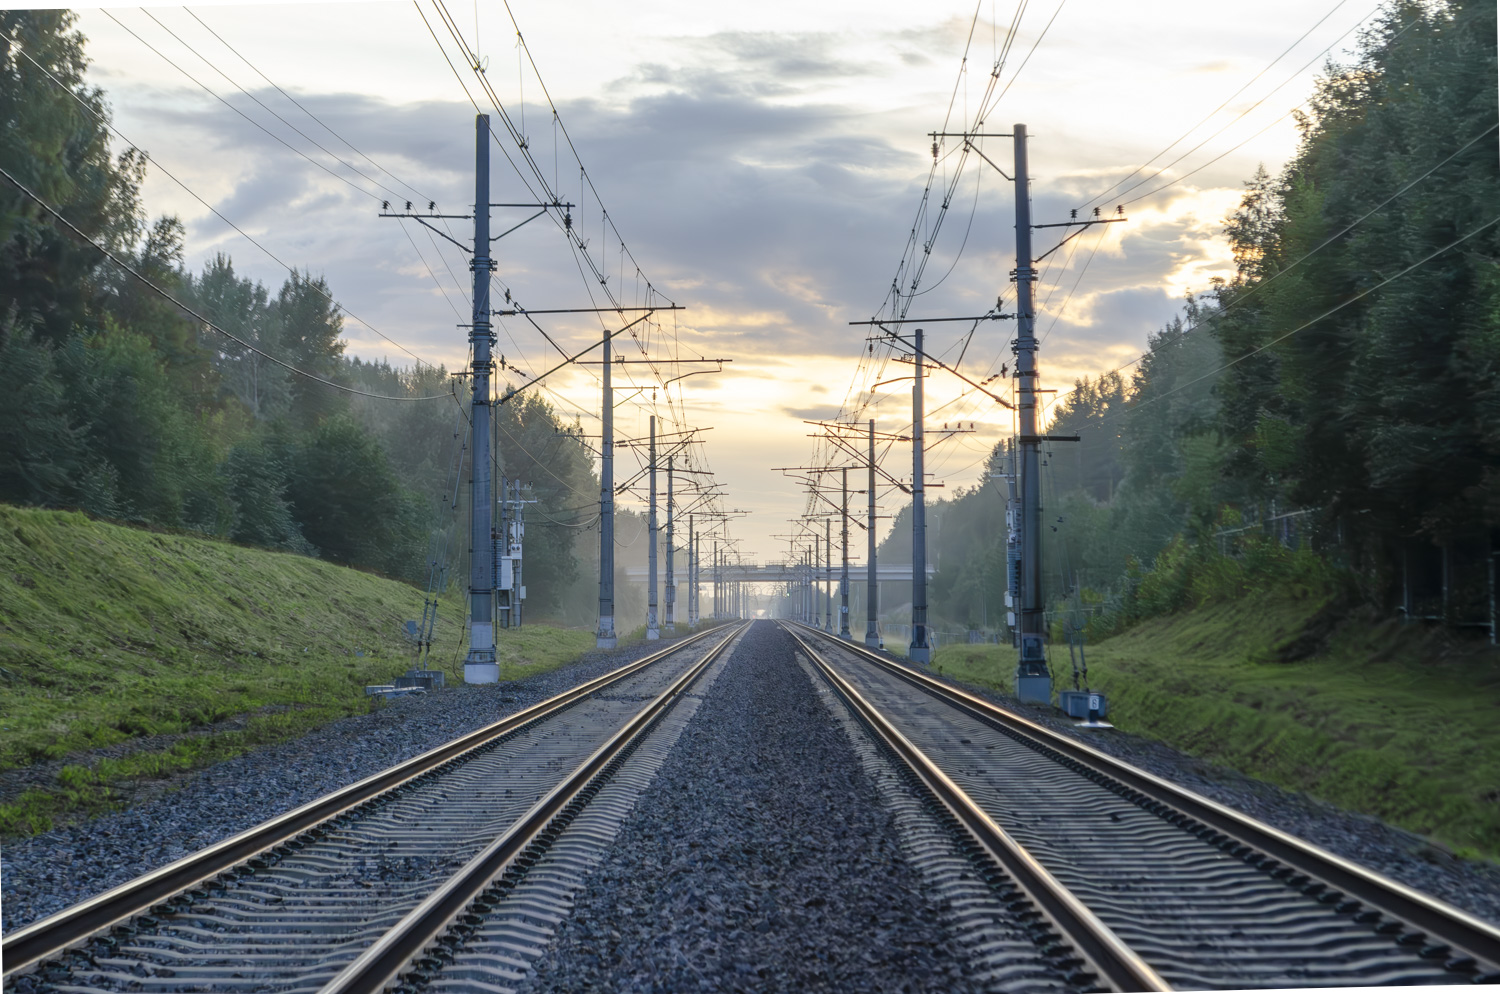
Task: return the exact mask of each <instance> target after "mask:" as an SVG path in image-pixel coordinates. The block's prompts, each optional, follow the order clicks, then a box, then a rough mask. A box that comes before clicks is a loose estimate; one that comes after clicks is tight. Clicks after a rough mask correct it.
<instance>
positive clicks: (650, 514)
mask: <svg viewBox="0 0 1500 994" xmlns="http://www.w3.org/2000/svg"><path fill="white" fill-rule="evenodd" d="M648 453H649V456H650V459H651V465H650V477H651V500H650V503H649V505H648V508H647V512H646V530H647V531H648V532H649V533H650V535H649V538H650V542H649V543H648V544H647V548H646V560H647V564H648V565H647V569H646V573H647V574H648V578H647V581H646V582H647V583H649V584H650V585H651V592H650V593H649V594H648V595H647V597H646V641H648V642H654V641H655V640H657V639H659V638H661V630H660V629H659V628H657V627H656V415H654V414H653V415H651V447H650V449H649V450H648Z"/></svg>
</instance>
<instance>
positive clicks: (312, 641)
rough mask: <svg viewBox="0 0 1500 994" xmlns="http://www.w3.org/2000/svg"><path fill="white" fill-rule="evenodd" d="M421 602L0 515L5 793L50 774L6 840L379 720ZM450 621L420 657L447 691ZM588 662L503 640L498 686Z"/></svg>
mask: <svg viewBox="0 0 1500 994" xmlns="http://www.w3.org/2000/svg"><path fill="white" fill-rule="evenodd" d="M422 598H423V595H422V593H421V592H420V591H418V590H416V589H414V588H412V587H410V586H408V585H406V584H404V583H398V582H395V581H392V580H386V579H382V578H380V577H377V576H372V575H370V574H367V573H362V572H359V571H357V570H352V569H348V568H346V567H343V566H335V565H333V564H330V563H327V562H322V561H319V560H316V559H310V558H307V557H305V556H297V555H290V554H286V553H278V552H269V551H264V550H259V549H250V548H244V547H241V546H236V545H231V544H229V543H227V542H223V541H217V540H212V539H205V538H197V537H192V536H184V535H175V534H163V533H160V532H152V531H146V530H142V529H136V528H126V527H121V526H118V525H112V524H106V523H103V522H99V521H94V520H92V519H90V518H89V517H87V516H86V515H83V514H78V513H72V512H61V511H43V510H33V509H23V508H17V507H11V506H7V505H0V777H4V776H5V773H6V771H19V770H22V769H24V768H27V767H38V764H41V765H40V767H38V768H39V769H43V770H46V775H45V776H39V777H38V776H32V777H26V778H25V779H26V782H27V784H28V786H27V787H26V789H25V790H24V791H17V790H14V789H13V790H9V791H7V792H6V803H0V834H6V835H13V834H17V833H33V832H39V831H45V830H47V829H48V828H49V827H50V826H51V825H52V824H53V823H54V822H55V821H56V820H57V819H59V818H63V817H69V816H74V815H79V814H87V813H92V812H97V811H101V810H107V809H109V808H112V807H117V806H119V805H121V804H122V803H125V802H126V801H127V800H128V798H129V796H130V795H131V794H132V793H133V792H134V790H135V789H136V788H137V787H139V786H140V784H141V783H142V782H143V781H148V780H159V779H162V778H167V777H171V776H172V775H174V774H178V773H182V772H186V771H190V770H194V769H200V768H203V767H205V766H208V765H211V764H213V763H216V762H220V761H222V760H224V759H228V758H230V757H231V756H235V755H238V754H240V753H243V752H246V751H248V750H250V749H254V748H256V747H259V746H262V745H265V744H269V743H273V742H279V741H285V740H287V739H291V738H295V737H297V736H299V735H302V734H305V733H306V732H307V731H309V730H310V729H312V728H315V727H317V726H319V725H322V724H325V723H327V722H329V721H333V720H335V719H337V718H341V717H344V716H346V715H351V714H356V713H360V712H363V711H366V710H368V709H369V708H371V707H372V706H378V704H377V703H375V702H372V700H371V699H369V698H367V697H365V694H364V687H365V686H366V685H367V684H377V683H389V682H390V681H391V680H392V679H393V678H394V677H396V676H399V675H400V674H402V673H403V672H405V670H406V669H407V668H409V667H410V666H411V665H412V662H413V650H412V647H411V646H410V644H408V643H407V642H406V641H405V640H404V639H403V638H402V637H401V623H402V622H403V621H404V620H406V619H412V618H420V617H421V614H422ZM462 612H463V600H462V598H461V597H457V596H453V595H450V596H449V597H447V598H446V599H445V603H444V605H443V618H444V620H443V621H442V622H440V623H439V625H438V628H437V633H436V644H435V645H434V646H433V649H432V655H431V657H430V658H431V662H430V664H429V665H431V666H432V668H434V669H443V670H445V671H446V672H447V674H448V679H449V682H450V683H456V682H458V681H461V680H462V671H463V659H462V655H461V654H460V648H461V646H460V643H461V642H462V639H463V634H464V629H463V626H462V624H459V623H455V622H454V620H453V619H455V618H460V617H461V616H462ZM592 646H593V635H592V633H590V632H587V631H577V630H563V629H557V628H550V627H544V626H526V627H523V628H521V629H518V630H514V631H511V632H507V633H505V635H504V636H503V638H502V639H501V664H502V676H503V677H505V678H506V679H516V678H519V677H522V676H529V675H531V674H534V673H538V672H542V671H544V670H549V669H554V668H556V667H558V666H561V665H563V664H564V663H567V662H570V661H572V660H574V659H577V658H578V657H579V656H580V655H581V654H582V653H584V652H585V651H587V650H588V649H590V648H592ZM11 776H12V777H15V776H18V774H16V773H14V772H12V773H11Z"/></svg>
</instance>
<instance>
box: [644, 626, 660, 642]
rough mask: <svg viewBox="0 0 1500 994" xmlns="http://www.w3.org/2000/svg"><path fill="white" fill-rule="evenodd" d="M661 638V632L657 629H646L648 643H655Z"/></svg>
mask: <svg viewBox="0 0 1500 994" xmlns="http://www.w3.org/2000/svg"><path fill="white" fill-rule="evenodd" d="M659 638H661V631H660V630H659V629H656V628H648V629H646V641H647V642H655V641H656V640H657V639H659Z"/></svg>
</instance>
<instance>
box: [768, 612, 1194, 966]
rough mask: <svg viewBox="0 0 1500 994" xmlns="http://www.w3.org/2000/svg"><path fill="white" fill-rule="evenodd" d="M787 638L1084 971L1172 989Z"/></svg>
mask: <svg viewBox="0 0 1500 994" xmlns="http://www.w3.org/2000/svg"><path fill="white" fill-rule="evenodd" d="M787 631H788V633H789V634H790V635H791V636H792V638H793V639H794V640H796V642H797V644H798V645H800V646H801V647H802V651H803V652H805V653H807V656H808V658H809V659H811V660H812V661H813V663H814V664H815V665H816V666H817V667H818V669H819V671H820V672H821V673H822V674H823V677H824V679H826V680H827V681H828V683H829V684H830V685H831V686H832V687H833V688H834V689H835V690H836V691H837V692H838V693H839V695H840V696H841V697H843V698H844V700H845V701H847V702H848V704H849V705H850V707H851V708H852V709H853V710H854V712H855V713H856V714H858V715H859V716H860V717H861V718H863V719H864V721H865V722H866V724H868V725H869V727H870V728H871V729H873V730H874V732H875V734H876V735H877V736H878V737H879V738H880V739H881V740H882V741H883V742H885V744H886V745H887V746H889V747H890V748H891V749H892V750H893V751H894V752H895V753H896V755H897V756H899V757H900V758H901V759H902V760H903V761H904V762H905V763H906V764H907V765H908V766H910V767H911V769H912V771H913V772H914V773H915V774H916V775H917V777H918V778H919V779H920V780H921V781H922V782H923V783H924V784H925V785H926V786H927V789H928V790H929V791H931V792H932V794H933V795H934V796H935V797H936V798H937V799H938V800H939V801H940V802H942V804H943V805H944V807H946V808H947V809H948V810H949V811H950V812H951V813H952V814H953V816H954V817H955V818H956V819H958V822H959V824H961V825H963V826H964V828H965V829H967V830H968V832H969V834H970V835H971V836H972V837H973V839H974V841H975V842H976V843H977V844H978V845H979V846H980V848H981V849H983V850H984V852H985V853H986V854H987V855H988V856H989V857H990V858H991V859H992V860H993V861H994V862H995V863H996V865H998V866H1000V867H1001V868H1003V869H1004V870H1005V872H1006V873H1007V874H1009V875H1010V877H1011V879H1012V880H1013V881H1014V882H1015V884H1016V886H1017V887H1019V888H1020V889H1021V891H1022V892H1023V893H1025V895H1026V896H1027V898H1029V899H1030V901H1031V903H1032V904H1033V905H1035V906H1036V908H1037V910H1038V911H1040V912H1041V913H1042V914H1043V915H1045V916H1046V918H1047V919H1048V920H1049V921H1050V922H1051V923H1052V925H1053V927H1054V928H1056V929H1057V931H1058V932H1059V933H1060V934H1061V935H1062V936H1063V939H1064V940H1065V941H1066V942H1068V943H1069V944H1070V945H1071V946H1072V947H1073V948H1074V950H1076V951H1077V953H1078V955H1079V956H1080V957H1081V958H1082V959H1083V960H1084V961H1085V962H1086V963H1087V965H1088V968H1089V969H1090V970H1091V971H1092V972H1093V973H1094V974H1095V975H1096V976H1098V977H1099V978H1100V979H1101V980H1103V981H1104V982H1105V983H1107V984H1109V985H1110V987H1112V988H1113V989H1114V990H1117V991H1170V990H1172V987H1171V986H1170V985H1169V984H1168V983H1167V981H1166V980H1164V979H1163V978H1162V977H1161V975H1160V974H1158V973H1157V972H1156V971H1155V970H1154V969H1152V968H1151V966H1150V965H1148V964H1147V963H1146V961H1145V960H1144V959H1142V958H1141V957H1140V955H1138V954H1137V953H1136V952H1135V951H1134V950H1132V949H1131V948H1130V947H1129V946H1127V945H1126V944H1125V943H1124V942H1123V941H1122V940H1121V939H1120V937H1119V936H1118V935H1116V934H1115V933H1114V931H1113V930H1112V929H1111V928H1110V927H1109V926H1108V925H1106V924H1104V922H1102V921H1100V920H1099V918H1098V917H1097V916H1096V915H1095V914H1094V913H1093V912H1092V911H1090V910H1089V909H1088V908H1087V907H1086V906H1085V905H1084V904H1083V902H1082V901H1080V900H1079V899H1078V898H1077V897H1075V896H1074V895H1073V893H1072V892H1071V891H1069V890H1068V889H1067V888H1066V887H1064V886H1063V885H1062V884H1061V883H1060V882H1059V881H1058V880H1057V878H1056V877H1054V876H1053V875H1052V874H1051V873H1049V872H1048V871H1047V869H1046V868H1045V867H1044V866H1042V864H1041V863H1040V862H1039V861H1038V860H1037V859H1036V858H1035V857H1034V856H1032V855H1031V853H1029V852H1027V851H1026V849H1025V848H1024V847H1023V846H1021V845H1020V843H1018V842H1016V841H1015V839H1013V838H1011V836H1010V835H1009V833H1007V832H1006V831H1005V830H1004V829H1003V828H1001V827H1000V826H999V825H998V824H996V823H995V820H994V819H993V818H991V817H990V816H989V815H988V814H986V813H985V812H984V810H983V809H982V808H980V807H979V805H978V804H976V803H975V802H974V800H973V799H972V798H971V797H969V795H968V794H967V793H966V792H965V791H964V790H963V788H962V787H960V786H958V784H956V783H954V782H953V781H952V780H951V779H950V778H949V777H948V776H947V774H945V773H943V771H942V770H940V769H939V768H938V767H937V764H935V763H934V762H933V761H932V760H931V759H929V758H928V757H927V755H926V754H925V753H923V752H922V751H921V750H920V749H918V748H917V747H916V746H915V745H913V744H912V742H911V740H910V739H908V738H907V737H906V736H905V735H902V734H901V732H899V731H898V730H897V729H896V726H895V725H893V724H892V723H891V722H890V721H889V720H888V719H887V718H886V717H885V716H884V715H882V714H881V713H880V712H879V711H878V710H877V709H876V708H875V706H874V705H873V704H871V703H870V702H869V701H867V700H865V698H864V697H863V696H862V695H861V694H860V693H859V691H858V690H856V689H855V688H854V686H853V684H851V683H850V682H849V681H848V680H846V679H845V678H844V677H843V676H842V675H841V674H840V673H839V672H838V671H837V670H835V669H834V668H833V666H832V665H831V664H830V663H829V662H828V661H827V660H826V659H824V658H823V656H822V655H821V654H820V653H819V652H818V651H817V650H816V649H814V648H813V647H812V646H811V645H809V644H808V643H807V641H806V640H805V639H803V638H802V637H801V636H800V635H799V634H798V633H797V632H795V631H793V630H791V628H790V626H787Z"/></svg>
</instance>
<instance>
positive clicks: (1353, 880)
mask: <svg viewBox="0 0 1500 994" xmlns="http://www.w3.org/2000/svg"><path fill="white" fill-rule="evenodd" d="M792 624H795V625H797V627H799V628H806V627H807V626H804V625H801V624H800V623H798V622H792ZM808 631H811V632H817V630H816V629H810V628H809V629H808ZM817 634H818V635H820V636H821V637H824V638H826V637H827V634H826V633H823V632H817ZM838 645H839V648H841V649H844V650H846V651H848V652H850V653H853V654H854V655H856V656H859V657H861V658H864V659H868V660H869V661H870V662H873V663H876V664H878V665H880V666H881V667H882V668H884V669H885V670H887V671H888V672H890V673H892V674H894V675H895V676H897V677H899V678H901V679H902V680H904V681H906V682H907V683H909V684H911V685H912V686H914V687H917V688H919V689H921V690H923V691H925V692H927V693H929V694H931V695H932V696H934V697H937V698H938V699H940V700H942V701H944V702H945V703H947V704H949V705H951V706H952V707H954V708H957V709H958V710H960V711H962V712H964V713H966V714H968V715H970V716H972V717H974V718H977V719H979V720H980V721H984V722H987V723H989V724H990V725H992V726H994V727H996V728H999V729H1000V730H1002V731H1004V732H1006V733H1007V734H1010V735H1012V736H1014V737H1016V738H1018V739H1020V740H1021V741H1023V742H1025V743H1026V744H1028V745H1030V746H1031V747H1032V748H1034V749H1037V750H1039V751H1041V752H1043V753H1044V754H1045V753H1046V752H1047V751H1049V750H1050V751H1052V752H1054V753H1056V754H1058V755H1060V756H1062V757H1063V758H1064V759H1065V761H1067V762H1070V763H1072V764H1075V765H1076V766H1077V767H1079V768H1081V770H1082V771H1083V772H1084V773H1085V775H1088V776H1090V777H1091V778H1103V779H1104V780H1111V781H1115V782H1117V783H1118V784H1120V785H1121V786H1122V787H1124V788H1125V790H1124V792H1123V793H1124V794H1125V796H1126V797H1127V799H1129V800H1132V801H1134V802H1136V803H1137V804H1141V802H1142V801H1145V802H1148V803H1146V804H1142V805H1141V806H1142V807H1145V808H1146V809H1147V810H1149V811H1152V813H1154V814H1156V815H1158V816H1160V817H1162V818H1164V819H1166V820H1169V821H1170V820H1173V818H1174V816H1176V817H1178V818H1183V819H1194V820H1196V821H1198V822H1201V823H1202V824H1203V825H1205V826H1208V827H1209V828H1211V829H1212V830H1213V831H1214V832H1216V833H1219V834H1220V835H1222V836H1224V840H1223V841H1220V840H1218V838H1217V836H1215V839H1214V841H1215V844H1216V845H1218V846H1219V848H1220V849H1226V850H1228V849H1234V848H1235V847H1236V846H1245V847H1247V848H1249V849H1250V850H1253V851H1258V852H1260V853H1263V854H1264V855H1266V856H1269V857H1271V858H1272V859H1275V860H1279V861H1280V862H1281V863H1283V864H1285V865H1286V866H1288V867H1290V868H1291V869H1293V870H1294V871H1296V872H1297V873H1301V874H1303V875H1305V876H1308V877H1312V878H1315V879H1316V880H1319V881H1321V882H1323V883H1324V884H1326V885H1328V886H1329V887H1330V888H1333V889H1335V890H1337V891H1339V892H1342V893H1343V894H1344V895H1347V896H1348V897H1349V898H1351V899H1354V900H1357V901H1360V902H1363V903H1364V904H1366V905H1368V906H1369V908H1370V909H1371V910H1374V911H1377V912H1380V913H1383V914H1386V915H1389V916H1390V917H1392V918H1395V919H1399V920H1401V921H1405V922H1406V923H1407V924H1409V925H1411V926H1413V927H1414V928H1416V929H1418V930H1420V931H1422V932H1425V933H1426V934H1427V936H1429V937H1431V938H1433V939H1435V940H1437V941H1439V942H1441V943H1444V944H1446V945H1448V946H1451V947H1452V948H1453V950H1454V951H1455V953H1458V952H1461V953H1463V954H1466V955H1468V956H1471V957H1473V958H1474V959H1475V960H1477V961H1480V963H1481V964H1484V965H1481V966H1480V967H1479V968H1478V969H1479V972H1490V971H1495V970H1500V928H1496V927H1495V926H1494V925H1491V924H1490V923H1488V922H1485V921H1482V920H1481V919H1479V918H1477V917H1475V916H1473V915H1471V914H1469V913H1468V912H1466V911H1463V910H1462V909H1460V908H1456V907H1454V906H1453V905H1451V904H1448V903H1447V902H1445V901H1442V900H1439V899H1438V898H1435V897H1432V896H1431V895H1429V894H1424V893H1422V892H1421V891H1418V890H1415V889H1414V888H1411V887H1408V886H1406V885H1405V884H1402V883H1400V882H1398V881H1395V880H1392V879H1390V878H1389V877H1386V876H1384V875H1382V874H1379V873H1376V872H1375V871H1373V870H1369V869H1367V868H1365V867H1363V866H1360V865H1359V864H1357V863H1354V862H1352V861H1350V860H1347V859H1345V858H1343V857H1342V856H1337V855H1335V854H1333V853H1331V852H1329V851H1328V850H1326V849H1323V848H1321V847H1319V846H1316V845H1313V844H1312V843H1310V842H1307V841H1306V840H1303V839H1299V838H1297V837H1296V836H1294V835H1291V834H1289V833H1287V832H1283V831H1282V830H1280V829H1278V828H1273V827H1272V826H1270V825H1267V824H1266V823H1264V822H1262V821H1259V820H1257V819H1255V818H1252V817H1251V816H1249V815H1247V814H1245V813H1243V812H1241V811H1236V810H1235V809H1234V808H1231V807H1228V806H1227V805H1224V804H1220V803H1218V802H1217V801H1212V800H1210V799H1208V798H1206V797H1204V796H1202V795H1201V794H1196V793H1194V792H1193V791H1191V790H1188V789H1187V788H1185V787H1180V786H1178V785H1177V784H1174V783H1172V782H1171V781H1169V780H1167V779H1165V778H1163V777H1159V776H1156V775H1155V774H1153V773H1148V772H1146V771H1145V770H1142V769H1138V768H1137V767H1134V766H1131V765H1130V764H1129V763H1126V762H1124V761H1123V760H1120V759H1116V758H1115V757H1113V756H1111V755H1109V754H1107V753H1105V752H1101V751H1100V750H1098V749H1095V748H1093V747H1092V746H1088V745H1085V744H1084V743H1082V742H1078V741H1077V740H1075V739H1072V738H1070V737H1068V736H1066V735H1063V734H1061V733H1059V732H1055V731H1053V730H1052V729H1050V728H1047V727H1045V726H1043V725H1040V724H1038V723H1036V722H1034V721H1031V720H1030V719H1027V718H1024V717H1022V716H1020V715H1018V714H1015V713H1013V712H1010V711H1007V710H1005V709H1004V708H1002V707H1000V706H999V705H997V704H993V703H991V702H990V701H987V700H985V699H983V698H981V697H978V696H976V695H974V694H970V693H967V692H965V691H963V690H959V689H958V688H956V687H952V686H949V685H948V684H946V683H943V682H942V681H940V680H937V679H936V678H934V677H931V676H928V675H927V674H925V673H919V672H917V671H915V670H912V669H910V668H909V667H907V666H903V665H902V664H900V663H898V662H896V661H894V660H892V659H887V658H886V657H884V656H882V655H880V654H879V653H876V652H874V651H872V650H870V649H868V648H866V647H864V646H862V645H858V644H855V643H851V642H839V643H838ZM1132 794H1134V795H1135V796H1132Z"/></svg>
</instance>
